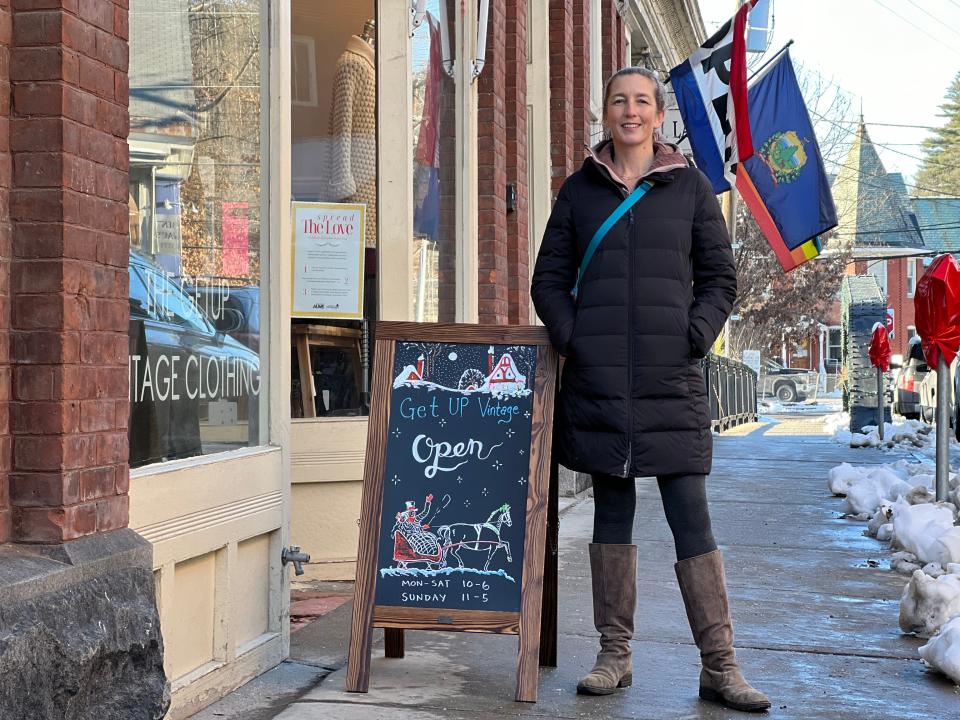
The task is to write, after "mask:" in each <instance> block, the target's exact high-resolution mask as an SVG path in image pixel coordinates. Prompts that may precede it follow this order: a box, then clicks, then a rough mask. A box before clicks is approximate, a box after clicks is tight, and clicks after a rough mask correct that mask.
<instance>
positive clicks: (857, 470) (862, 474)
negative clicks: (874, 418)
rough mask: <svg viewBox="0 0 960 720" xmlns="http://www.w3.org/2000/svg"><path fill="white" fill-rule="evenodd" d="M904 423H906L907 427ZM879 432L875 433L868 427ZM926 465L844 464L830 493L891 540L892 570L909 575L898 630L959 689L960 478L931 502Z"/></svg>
mask: <svg viewBox="0 0 960 720" xmlns="http://www.w3.org/2000/svg"><path fill="white" fill-rule="evenodd" d="M904 425H907V423H904ZM865 429H866V430H868V432H869V431H870V430H872V431H873V432H874V433H876V428H875V427H874V428H865ZM930 470H931V468H930V467H929V464H923V463H908V462H907V461H906V460H899V461H897V462H895V463H890V464H885V465H875V466H868V467H863V466H856V465H850V464H849V463H843V464H842V465H837V466H836V467H834V468H832V469H831V470H830V472H829V474H828V477H827V485H828V487H829V488H830V492H832V493H833V494H835V495H840V496H845V501H844V505H845V510H846V511H847V513H848V514H849V515H853V516H855V517H857V518H860V519H863V520H869V522H868V523H867V530H866V533H867V534H868V535H871V536H874V537H876V538H877V539H878V540H889V541H890V543H891V546H892V548H893V549H895V550H896V552H894V553H893V554H892V556H891V558H890V567H891V568H892V569H893V570H894V571H895V572H899V573H904V574H909V575H910V581H909V582H908V583H907V585H906V587H904V589H903V593H902V595H901V598H900V617H899V624H900V629H901V630H902V631H903V632H905V633H915V634H916V635H918V636H920V637H925V638H931V639H930V641H929V642H928V643H927V644H926V645H924V646H923V647H921V648H920V649H919V652H920V656H921V657H922V658H923V660H924V662H926V663H927V665H929V666H930V667H931V668H933V669H935V670H938V671H939V672H942V673H943V674H945V675H947V676H948V677H950V678H951V679H952V680H953V681H954V682H956V683H957V684H960V526H957V525H955V524H954V523H955V522H956V521H957V507H958V504H957V503H956V501H957V500H960V478H958V477H957V475H955V474H953V473H951V474H950V476H949V487H950V489H951V492H950V499H951V500H953V501H954V502H941V503H938V502H934V501H935V494H934V492H933V487H934V484H935V480H936V478H935V476H934V475H933V474H931V473H930Z"/></svg>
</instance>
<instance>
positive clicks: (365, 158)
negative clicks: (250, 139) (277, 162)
mask: <svg viewBox="0 0 960 720" xmlns="http://www.w3.org/2000/svg"><path fill="white" fill-rule="evenodd" d="M375 30H376V28H375V25H374V21H373V20H368V21H367V22H366V24H365V25H364V27H363V32H362V34H361V35H359V36H358V35H351V36H350V39H349V40H347V46H346V48H345V49H344V52H343V54H342V55H341V56H340V59H339V60H338V61H337V70H336V74H335V79H334V85H333V104H332V108H331V110H330V147H331V150H330V198H331V199H332V200H334V201H336V202H356V203H364V204H366V206H367V210H366V237H365V239H364V240H365V244H366V246H367V247H368V248H373V247H376V244H377V241H376V237H377V234H376V233H377V230H376V228H377V146H376V131H377V126H376V81H377V76H376V66H375V64H374V42H375V40H374V37H375Z"/></svg>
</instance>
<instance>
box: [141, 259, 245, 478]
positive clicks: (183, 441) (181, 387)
mask: <svg viewBox="0 0 960 720" xmlns="http://www.w3.org/2000/svg"><path fill="white" fill-rule="evenodd" d="M129 277H130V293H129V300H130V358H129V360H130V400H131V419H130V463H131V465H133V466H137V465H143V464H145V463H149V462H157V461H160V460H171V459H174V458H181V457H190V456H192V455H198V454H201V453H203V452H204V450H203V447H202V442H201V437H200V420H201V418H206V417H207V416H208V413H209V410H210V407H211V405H212V404H214V403H216V404H217V407H218V408H222V409H223V410H222V411H221V415H223V416H225V417H227V418H228V420H232V421H233V423H236V422H237V421H238V420H245V419H247V417H246V415H247V408H248V407H250V406H251V403H250V400H251V398H253V397H256V396H257V395H258V394H259V392H260V359H259V357H258V356H257V354H256V353H255V352H254V351H252V350H251V349H250V348H248V347H246V346H245V345H243V344H242V343H240V342H238V341H237V340H236V339H234V338H232V337H230V336H229V335H228V334H227V333H226V332H224V331H223V330H219V329H217V327H216V326H215V325H214V324H213V323H211V322H210V321H209V319H208V318H207V317H206V316H205V315H204V313H203V312H201V310H200V308H199V307H198V306H197V304H196V303H195V302H194V301H193V299H192V298H191V297H190V296H189V295H188V294H187V293H186V292H185V291H184V289H183V288H182V287H181V286H180V284H179V283H177V282H176V281H175V280H174V279H173V278H172V277H171V276H170V275H169V274H168V273H166V272H165V271H164V270H163V269H162V268H160V267H159V266H157V265H155V264H154V263H153V262H152V261H151V260H150V258H149V257H148V256H146V255H144V254H142V253H140V252H138V251H135V250H131V251H130V266H129ZM234 319H236V318H234ZM254 406H255V405H254ZM224 424H225V423H224Z"/></svg>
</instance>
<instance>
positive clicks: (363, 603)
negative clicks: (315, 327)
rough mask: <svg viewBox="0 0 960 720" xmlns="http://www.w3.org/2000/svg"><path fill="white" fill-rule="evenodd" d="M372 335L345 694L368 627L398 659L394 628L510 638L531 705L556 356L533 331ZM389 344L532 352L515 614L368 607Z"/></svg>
mask: <svg viewBox="0 0 960 720" xmlns="http://www.w3.org/2000/svg"><path fill="white" fill-rule="evenodd" d="M375 337H376V347H375V356H374V365H373V367H374V378H373V383H372V395H371V409H370V418H369V425H368V430H367V450H366V460H365V463H364V473H363V500H362V506H361V515H360V544H359V551H358V555H357V580H356V587H355V590H354V603H353V621H352V626H351V633H350V652H349V656H348V664H347V680H346V689H347V691H349V692H367V689H368V687H369V681H370V652H371V645H372V641H373V628H375V627H379V628H385V644H386V656H387V657H403V629H404V628H409V629H413V630H444V631H461V632H481V633H500V634H508V635H518V636H519V653H518V655H517V688H516V695H515V699H516V700H517V701H520V702H536V700H537V685H538V683H537V674H538V666H539V665H551V666H556V631H557V626H556V619H557V612H556V601H557V587H556V583H557V574H556V568H557V564H556V563H557V546H556V541H557V529H558V523H557V500H558V498H557V487H556V484H557V466H556V463H554V462H552V455H551V449H552V435H553V433H552V420H553V408H554V399H555V394H556V387H557V354H556V352H555V351H554V350H553V348H552V347H551V346H550V340H549V338H548V336H547V332H546V330H545V329H544V328H542V327H533V326H496V325H454V324H435V323H432V324H424V323H412V322H379V323H377V328H376V335H375ZM398 342H436V343H476V344H487V345H530V346H536V348H537V363H536V376H535V379H534V385H533V416H532V418H531V426H530V460H529V466H528V473H529V474H528V476H527V506H526V529H525V539H524V556H523V576H522V579H521V585H520V597H521V600H520V612H500V611H485V610H463V609H444V608H404V607H396V606H381V605H376V604H375V603H374V597H375V591H376V582H377V566H378V564H379V563H378V560H379V557H378V554H379V552H378V548H379V539H380V531H381V527H380V520H381V514H382V505H383V495H384V486H383V483H384V473H385V464H386V454H387V432H388V423H389V422H390V403H391V398H392V391H393V371H394V360H395V356H396V344H397V343H398ZM548 540H549V545H548ZM545 579H546V585H545V584H544V580H545Z"/></svg>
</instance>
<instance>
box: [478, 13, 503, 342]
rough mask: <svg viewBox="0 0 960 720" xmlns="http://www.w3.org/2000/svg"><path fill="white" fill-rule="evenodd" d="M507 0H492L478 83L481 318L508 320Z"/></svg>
mask: <svg viewBox="0 0 960 720" xmlns="http://www.w3.org/2000/svg"><path fill="white" fill-rule="evenodd" d="M505 44H506V0H490V15H489V18H488V21H487V48H486V64H485V65H484V67H483V73H482V74H481V75H480V78H479V80H478V87H477V109H478V117H477V125H478V127H477V195H478V197H477V206H478V207H477V210H478V238H477V253H478V256H477V268H478V275H479V277H478V282H479V287H478V296H479V320H480V322H481V323H489V324H496V325H502V324H505V323H506V322H507V282H508V277H507V203H506V188H507V120H506V117H505V114H504V106H505V98H504V86H505V85H506V75H507V58H506V53H505Z"/></svg>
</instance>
